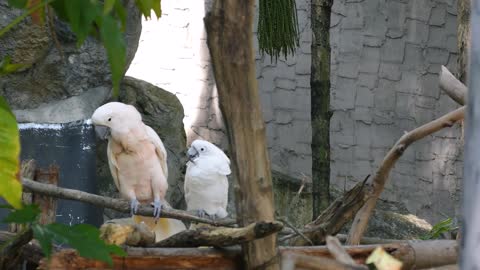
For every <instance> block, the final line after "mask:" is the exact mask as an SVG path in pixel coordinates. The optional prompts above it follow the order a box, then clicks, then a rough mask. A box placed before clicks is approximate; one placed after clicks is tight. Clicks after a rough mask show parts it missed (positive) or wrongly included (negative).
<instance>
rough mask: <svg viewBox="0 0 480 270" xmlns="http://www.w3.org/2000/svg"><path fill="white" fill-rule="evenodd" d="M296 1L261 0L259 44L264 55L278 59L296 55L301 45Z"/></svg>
mask: <svg viewBox="0 0 480 270" xmlns="http://www.w3.org/2000/svg"><path fill="white" fill-rule="evenodd" d="M298 33H299V27H298V18H297V8H296V4H295V0H260V1H259V16H258V44H259V47H260V51H261V52H262V53H268V54H269V55H270V56H272V57H274V58H275V59H277V58H278V57H279V56H280V54H283V55H284V56H285V58H286V57H287V55H288V54H289V53H292V54H293V53H294V52H295V49H296V47H298V45H299V40H298Z"/></svg>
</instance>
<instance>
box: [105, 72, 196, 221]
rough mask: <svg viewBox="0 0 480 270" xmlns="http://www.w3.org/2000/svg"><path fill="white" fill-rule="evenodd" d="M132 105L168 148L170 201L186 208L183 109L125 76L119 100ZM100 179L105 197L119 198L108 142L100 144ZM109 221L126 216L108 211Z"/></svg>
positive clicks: (165, 94)
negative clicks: (113, 178) (107, 147)
mask: <svg viewBox="0 0 480 270" xmlns="http://www.w3.org/2000/svg"><path fill="white" fill-rule="evenodd" d="M118 100H119V101H120V102H124V103H127V104H131V105H133V106H135V107H136V108H137V110H138V111H139V112H140V113H141V114H142V119H143V122H144V123H145V124H147V125H149V126H151V127H152V128H153V129H154V130H155V131H156V132H157V134H158V135H159V136H160V138H161V139H162V141H163V144H164V145H165V148H166V149H167V155H168V171H169V172H168V184H169V189H168V192H167V200H168V202H170V204H171V205H172V207H174V208H180V209H184V208H185V202H184V198H183V181H184V172H185V164H186V161H187V160H186V152H185V149H186V136H185V130H184V128H183V117H184V114H183V107H182V104H180V101H179V100H178V99H177V97H176V96H175V95H173V94H172V93H170V92H167V91H165V90H163V89H161V88H159V87H156V86H155V85H153V84H150V83H148V82H145V81H142V80H138V79H135V78H131V77H125V78H124V80H123V82H122V85H121V89H120V96H119V98H118ZM97 149H98V151H97V178H98V181H99V183H100V192H101V193H102V194H103V195H105V196H113V197H117V196H118V192H117V189H116V187H115V185H114V184H113V180H112V178H111V175H110V171H109V168H108V164H107V156H106V151H107V150H106V143H105V142H98V144H97ZM105 213H106V215H107V218H117V217H122V216H124V215H120V214H118V213H114V212H110V211H107V210H105Z"/></svg>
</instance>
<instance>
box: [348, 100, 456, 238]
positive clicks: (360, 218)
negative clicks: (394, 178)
mask: <svg viewBox="0 0 480 270" xmlns="http://www.w3.org/2000/svg"><path fill="white" fill-rule="evenodd" d="M464 115H465V106H463V107H461V108H458V109H456V110H455V111H452V112H450V113H448V114H446V115H444V116H442V117H440V118H438V119H435V120H433V121H431V122H429V123H427V124H424V125H422V126H420V127H418V128H416V129H414V130H412V131H410V132H408V133H406V134H404V135H403V136H402V137H401V138H400V139H399V140H398V141H397V143H396V144H395V145H394V146H393V147H392V149H390V151H389V152H388V153H387V155H386V156H385V158H384V159H383V161H382V163H381V164H380V167H379V168H378V170H377V172H376V173H375V177H374V178H373V193H372V196H371V198H370V199H369V200H368V201H367V202H366V203H365V205H364V206H363V207H362V208H361V209H360V210H359V211H358V212H357V214H356V216H355V219H354V220H353V223H352V227H351V228H350V231H349V233H348V239H347V244H349V245H358V244H359V243H360V239H361V238H362V235H363V233H364V232H365V229H366V228H367V224H368V219H369V218H370V216H371V214H372V212H373V210H374V209H375V206H376V204H377V199H378V198H379V197H380V194H381V193H382V191H383V189H384V187H385V184H386V182H387V180H388V175H389V173H390V170H391V169H392V168H393V166H394V165H395V162H396V161H397V160H398V159H399V158H400V157H401V156H402V154H403V152H404V151H405V149H407V147H408V146H409V145H410V144H412V143H414V142H416V141H418V140H420V139H422V138H424V137H426V136H428V135H430V134H432V133H434V132H437V131H439V130H441V129H443V128H445V127H451V126H453V125H454V124H455V123H456V122H457V121H460V120H462V119H463V118H464Z"/></svg>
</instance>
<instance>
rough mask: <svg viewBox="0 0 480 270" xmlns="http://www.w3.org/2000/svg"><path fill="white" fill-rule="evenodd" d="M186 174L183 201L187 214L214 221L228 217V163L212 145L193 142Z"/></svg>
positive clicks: (202, 141)
mask: <svg viewBox="0 0 480 270" xmlns="http://www.w3.org/2000/svg"><path fill="white" fill-rule="evenodd" d="M187 154H188V158H189V161H188V163H187V172H186V173H185V186H184V189H185V200H186V202H187V210H188V211H197V213H198V214H199V215H200V216H203V215H205V214H208V215H209V216H211V217H213V218H224V217H226V216H227V215H228V213H227V203H228V179H227V175H229V174H230V173H231V171H230V160H229V159H228V157H227V155H225V153H223V151H222V150H221V149H220V148H218V147H216V146H215V145H214V144H212V143H210V142H207V141H204V140H195V141H193V142H192V144H191V146H190V148H189V149H188V152H187Z"/></svg>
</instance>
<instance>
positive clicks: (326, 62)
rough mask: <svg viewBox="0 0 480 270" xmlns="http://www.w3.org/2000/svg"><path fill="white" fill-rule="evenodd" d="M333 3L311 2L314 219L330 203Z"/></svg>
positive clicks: (318, 0)
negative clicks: (331, 21) (331, 34)
mask: <svg viewBox="0 0 480 270" xmlns="http://www.w3.org/2000/svg"><path fill="white" fill-rule="evenodd" d="M332 4H333V0H312V19H311V20H312V30H313V42H312V70H311V71H312V75H311V79H310V86H311V99H312V105H311V106H312V108H311V118H312V164H313V166H312V184H313V194H312V195H313V217H312V219H315V218H316V217H318V216H319V215H320V213H321V212H322V211H323V210H324V209H325V208H327V207H328V205H329V203H330V194H329V189H330V117H331V116H332V114H331V112H330V35H329V31H330V13H331V7H332Z"/></svg>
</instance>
